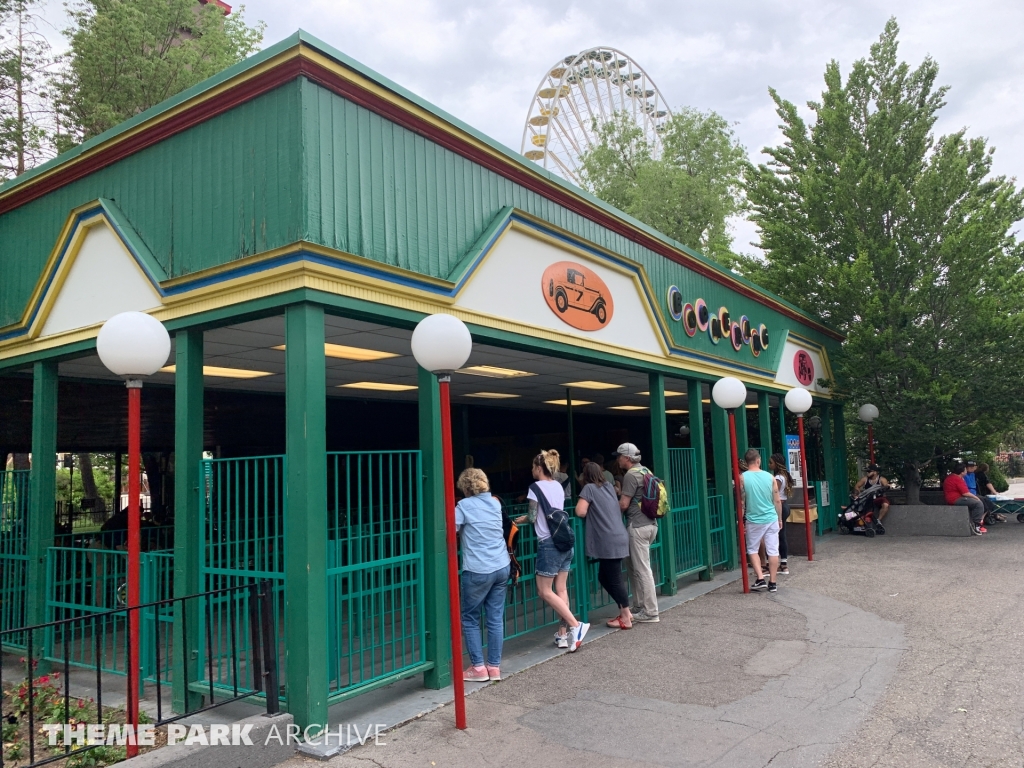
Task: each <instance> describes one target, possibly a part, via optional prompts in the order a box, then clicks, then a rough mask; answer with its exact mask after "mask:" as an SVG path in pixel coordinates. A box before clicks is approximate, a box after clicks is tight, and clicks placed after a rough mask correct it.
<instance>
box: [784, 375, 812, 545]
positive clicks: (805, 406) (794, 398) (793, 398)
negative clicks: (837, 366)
mask: <svg viewBox="0 0 1024 768" xmlns="http://www.w3.org/2000/svg"><path fill="white" fill-rule="evenodd" d="M812 402H813V400H812V398H811V393H810V392H808V391H807V390H806V389H800V388H797V389H791V390H789V392H787V393H786V410H788V411H789V412H790V413H795V414H796V423H797V431H798V432H799V434H800V475H801V480H802V483H801V484H802V485H803V488H804V528H805V529H806V533H807V559H808V560H813V559H814V536H813V535H812V533H811V505H810V499H809V497H808V494H807V484H808V482H809V478H808V475H807V448H806V444H805V443H804V414H805V413H807V411H809V410H810V409H811V404H812Z"/></svg>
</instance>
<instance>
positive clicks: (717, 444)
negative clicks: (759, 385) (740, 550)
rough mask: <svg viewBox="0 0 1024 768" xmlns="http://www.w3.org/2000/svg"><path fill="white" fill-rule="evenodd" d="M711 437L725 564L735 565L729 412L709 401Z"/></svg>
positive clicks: (734, 508) (734, 503)
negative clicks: (724, 545) (723, 530)
mask: <svg viewBox="0 0 1024 768" xmlns="http://www.w3.org/2000/svg"><path fill="white" fill-rule="evenodd" d="M711 439H712V442H713V443H714V456H715V491H716V493H717V494H718V495H719V496H721V497H722V502H723V503H722V509H723V512H724V514H725V542H726V549H727V550H728V553H729V560H728V562H727V563H726V565H727V566H728V567H729V568H730V569H732V568H735V567H736V559H737V558H736V546H737V544H736V502H735V496H734V494H733V487H732V448H731V445H730V441H729V414H728V413H727V412H726V411H724V410H722V409H721V408H719V407H718V406H717V405H715V403H714V400H712V402H711Z"/></svg>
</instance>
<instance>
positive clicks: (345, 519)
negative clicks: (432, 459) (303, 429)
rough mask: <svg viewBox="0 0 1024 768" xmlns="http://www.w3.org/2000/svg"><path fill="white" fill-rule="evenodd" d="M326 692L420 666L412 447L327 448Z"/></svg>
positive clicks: (418, 485) (418, 490)
mask: <svg viewBox="0 0 1024 768" xmlns="http://www.w3.org/2000/svg"><path fill="white" fill-rule="evenodd" d="M327 499H328V503H327V510H328V521H327V529H328V530H327V610H328V632H329V635H328V677H329V685H330V688H329V691H330V696H331V699H332V700H335V701H337V700H338V699H341V698H345V697H347V696H349V695H353V693H354V692H356V691H357V690H359V689H363V688H366V687H368V686H371V685H374V684H378V683H379V682H380V681H382V680H386V679H394V678H397V677H402V676H407V675H411V674H414V673H415V672H417V671H420V670H421V669H422V668H423V667H424V648H423V642H424V612H423V605H424V597H423V530H422V519H423V468H422V461H421V455H420V452H419V451H369V452H363V451H360V452H343V453H329V454H328V455H327Z"/></svg>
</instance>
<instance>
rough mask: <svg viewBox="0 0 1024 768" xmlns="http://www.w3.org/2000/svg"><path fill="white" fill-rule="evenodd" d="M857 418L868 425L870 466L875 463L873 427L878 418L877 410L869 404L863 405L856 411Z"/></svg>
mask: <svg viewBox="0 0 1024 768" xmlns="http://www.w3.org/2000/svg"><path fill="white" fill-rule="evenodd" d="M857 418H858V419H860V420H861V421H863V422H865V423H867V425H868V462H869V463H870V464H874V463H875V425H874V421H875V419H877V418H878V408H876V407H875V406H873V405H872V404H871V403H865V404H864V405H862V406H861V407H860V409H859V410H858V411H857Z"/></svg>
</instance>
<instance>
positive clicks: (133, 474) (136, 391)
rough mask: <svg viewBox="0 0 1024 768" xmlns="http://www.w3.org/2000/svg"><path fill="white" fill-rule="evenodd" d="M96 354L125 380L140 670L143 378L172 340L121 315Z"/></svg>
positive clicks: (105, 330) (132, 715) (152, 324)
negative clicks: (140, 490) (140, 487)
mask: <svg viewBox="0 0 1024 768" xmlns="http://www.w3.org/2000/svg"><path fill="white" fill-rule="evenodd" d="M96 353H97V354H98V355H99V356H100V360H101V361H102V363H103V365H105V366H106V367H107V368H108V369H109V370H110V372H111V373H114V374H117V375H118V376H121V377H123V378H124V379H125V386H126V387H127V388H128V573H127V576H128V611H129V613H128V636H129V642H128V667H129V669H139V668H140V667H139V659H140V655H139V611H138V605H139V597H140V595H139V569H140V562H141V560H140V558H141V554H140V553H141V549H142V547H141V541H140V530H141V520H140V515H139V480H140V475H141V474H142V470H141V466H140V463H141V462H140V458H141V450H142V449H141V442H142V441H141V435H142V404H141V403H142V378H143V377H145V376H152V375H153V374H154V373H156V372H157V371H159V370H160V369H161V368H163V366H164V365H165V364H166V363H167V358H168V357H169V356H170V354H171V337H170V335H168V333H167V329H166V328H164V326H163V324H162V323H161V322H160V321H159V320H157V319H156V318H155V317H151V316H150V315H147V314H145V313H143V312H122V313H120V314H118V315H114V316H113V317H112V318H110V319H109V320H107V322H105V323H104V324H103V327H102V328H100V333H99V336H97V337H96ZM128 723H129V724H130V725H132V726H134V727H135V728H138V725H139V686H138V685H129V686H128ZM135 749H136V750H137V748H135ZM132 750H133V747H132V746H129V751H128V756H129V757H131V756H132V754H133V751H132Z"/></svg>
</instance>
